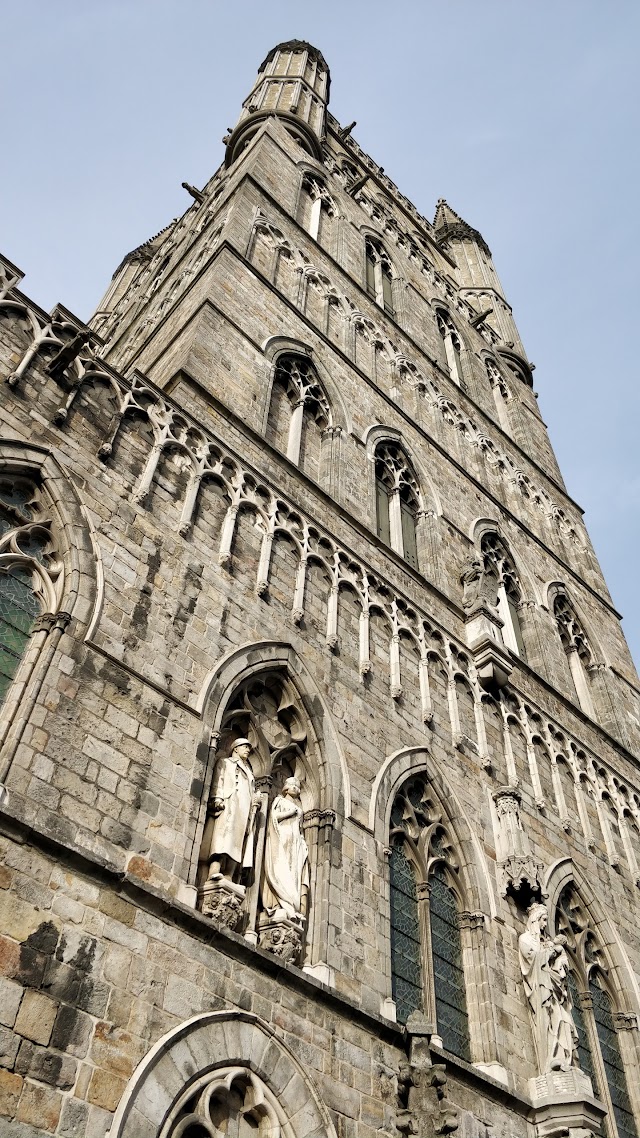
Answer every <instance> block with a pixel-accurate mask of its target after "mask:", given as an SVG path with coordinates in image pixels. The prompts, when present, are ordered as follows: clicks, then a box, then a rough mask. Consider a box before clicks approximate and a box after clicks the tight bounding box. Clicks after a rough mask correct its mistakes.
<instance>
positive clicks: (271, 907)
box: [198, 671, 318, 963]
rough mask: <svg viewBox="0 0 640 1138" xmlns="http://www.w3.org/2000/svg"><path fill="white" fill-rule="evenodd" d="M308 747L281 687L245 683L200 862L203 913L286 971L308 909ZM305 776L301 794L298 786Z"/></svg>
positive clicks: (283, 681)
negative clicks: (266, 953) (281, 963)
mask: <svg viewBox="0 0 640 1138" xmlns="http://www.w3.org/2000/svg"><path fill="white" fill-rule="evenodd" d="M307 746H308V743H307V731H306V725H305V721H304V718H303V714H302V709H301V708H300V707H299V704H298V700H297V698H296V696H295V693H294V692H293V691H292V688H291V685H290V684H289V682H288V681H287V678H286V677H285V676H283V675H282V674H281V673H279V672H276V671H274V672H266V671H265V672H263V673H261V674H259V675H254V676H252V677H250V678H249V679H247V680H245V681H244V683H243V684H242V685H241V686H240V687H239V688H238V689H237V691H236V692H235V693H234V695H233V697H232V699H231V700H230V702H229V705H228V707H227V709H226V711H225V713H224V716H223V719H222V722H221V725H220V740H219V754H220V755H221V756H227V755H228V756H229V757H228V758H225V757H222V758H220V759H218V762H217V763H216V766H215V768H214V773H213V779H212V788H211V794H210V799H209V808H208V816H207V820H206V824H205V829H204V835H203V841H202V846H201V850H200V857H199V863H200V866H199V875H198V904H199V906H200V908H201V910H202V912H203V913H204V914H205V915H206V916H209V917H211V918H212V919H213V920H215V921H216V922H217V923H219V924H222V925H224V926H226V927H227V928H232V929H235V930H236V931H238V932H242V934H243V935H244V936H245V938H246V939H247V940H249V941H250V942H251V943H253V944H255V943H258V944H259V945H260V946H261V947H262V948H265V949H267V950H268V951H269V952H273V953H276V954H277V955H278V956H280V957H281V958H283V959H285V960H287V961H290V962H292V963H294V962H295V963H297V962H298V961H299V960H300V957H301V954H302V951H303V947H304V939H305V931H306V926H307V919H308V913H309V909H310V895H309V891H310V876H311V875H310V872H309V851H308V849H307V844H306V841H305V838H304V835H303V831H302V817H303V809H305V808H306V804H307V802H308V803H309V804H312V803H313V804H315V803H316V802H317V796H318V788H317V784H316V783H315V780H314V775H313V772H312V771H309V768H308V765H307V755H306V752H307ZM303 770H304V771H305V782H304V786H303V787H301V784H300V779H298V778H297V777H294V776H295V772H296V771H303ZM301 790H302V794H301ZM303 801H304V803H305V806H304V807H303V804H302V803H303Z"/></svg>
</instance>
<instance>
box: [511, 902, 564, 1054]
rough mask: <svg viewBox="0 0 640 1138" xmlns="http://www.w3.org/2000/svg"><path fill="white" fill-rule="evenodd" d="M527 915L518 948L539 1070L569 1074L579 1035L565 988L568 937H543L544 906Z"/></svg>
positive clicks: (544, 926) (532, 908)
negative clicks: (525, 925)
mask: <svg viewBox="0 0 640 1138" xmlns="http://www.w3.org/2000/svg"><path fill="white" fill-rule="evenodd" d="M527 915H528V920H527V927H526V930H525V931H524V932H523V933H522V935H521V936H520V939H519V941H518V946H519V949H520V968H521V970H522V977H523V980H524V987H525V992H526V994H527V1000H528V1002H529V1009H530V1012H531V1020H532V1026H533V1038H534V1042H535V1047H536V1055H537V1058H538V1067H539V1071H540V1074H541V1075H544V1074H546V1073H547V1072H548V1071H568V1070H570V1069H571V1068H572V1067H574V1066H576V1065H577V1064H576V1061H575V1055H576V1048H577V1045H578V1033H577V1031H576V1028H575V1024H574V1022H573V1016H572V1014H571V996H570V994H569V988H568V985H567V973H568V971H569V960H568V957H567V954H566V952H565V945H566V943H567V938H566V937H564V936H555V937H550V936H545V935H544V933H545V932H546V928H547V910H546V908H545V906H544V905H540V904H535V905H531V907H530V908H529V910H528V914H527Z"/></svg>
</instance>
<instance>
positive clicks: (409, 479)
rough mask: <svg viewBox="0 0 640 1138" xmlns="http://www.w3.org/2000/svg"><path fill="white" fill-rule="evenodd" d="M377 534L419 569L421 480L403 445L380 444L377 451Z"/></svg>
mask: <svg viewBox="0 0 640 1138" xmlns="http://www.w3.org/2000/svg"><path fill="white" fill-rule="evenodd" d="M375 471H376V521H377V530H378V537H380V538H381V539H382V541H384V542H385V544H386V545H390V546H391V548H392V549H395V551H396V553H399V554H400V555H401V557H404V559H405V561H408V562H409V565H412V566H413V568H414V569H418V568H419V566H418V543H417V539H416V525H417V520H418V513H419V509H420V493H419V489H418V483H417V480H416V477H415V475H414V474H413V471H412V470H411V467H410V465H409V463H408V461H407V459H406V458H405V456H404V454H403V452H402V450H401V449H400V447H398V446H396V445H394V444H393V443H381V444H380V445H379V446H378V447H377V449H376V454H375Z"/></svg>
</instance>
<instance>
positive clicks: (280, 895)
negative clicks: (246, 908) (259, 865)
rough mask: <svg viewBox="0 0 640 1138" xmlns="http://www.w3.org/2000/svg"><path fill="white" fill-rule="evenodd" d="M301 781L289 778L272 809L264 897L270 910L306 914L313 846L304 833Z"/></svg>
mask: <svg viewBox="0 0 640 1138" xmlns="http://www.w3.org/2000/svg"><path fill="white" fill-rule="evenodd" d="M301 823H302V806H301V805H300V783H299V782H298V779H297V778H288V779H287V780H286V782H285V784H284V786H283V788H282V794H278V795H277V796H276V798H274V800H273V803H272V805H271V810H270V812H269V823H268V827H267V844H266V849H265V860H264V869H265V882H264V887H263V890H262V899H263V902H264V905H265V908H266V910H267V911H270V910H271V911H273V910H275V909H284V911H285V913H286V915H287V917H294V918H295V917H298V918H299V917H301V916H305V915H306V914H305V910H306V903H307V894H308V892H309V850H308V847H307V843H306V841H305V839H304V836H303V833H302V825H301Z"/></svg>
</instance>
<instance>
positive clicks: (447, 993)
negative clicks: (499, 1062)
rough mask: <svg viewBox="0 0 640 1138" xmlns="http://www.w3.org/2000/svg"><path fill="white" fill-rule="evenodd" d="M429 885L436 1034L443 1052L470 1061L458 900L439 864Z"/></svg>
mask: <svg viewBox="0 0 640 1138" xmlns="http://www.w3.org/2000/svg"><path fill="white" fill-rule="evenodd" d="M429 884H430V886H431V889H430V893H429V919H430V924H431V959H432V961H433V987H434V992H435V998H436V1023H437V1025H438V1034H439V1036H440V1038H441V1039H442V1045H443V1047H445V1048H446V1049H447V1051H452V1052H453V1054H454V1055H460V1057H461V1058H462V1059H469V1060H470V1059H471V1055H470V1053H469V1018H468V1015H467V998H466V993H465V986H464V970H463V967H462V941H461V938H460V929H459V927H458V903H457V899H456V895H455V893H454V891H453V889H452V888H451V886H450V885H448V884H447V880H446V876H445V872H444V870H443V869H442V868H441V867H438V868H436V869H435V871H434V872H433V873H432V875H431V877H430V878H429Z"/></svg>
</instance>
